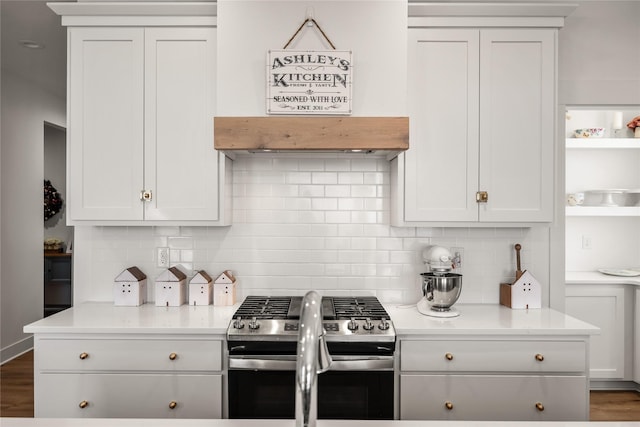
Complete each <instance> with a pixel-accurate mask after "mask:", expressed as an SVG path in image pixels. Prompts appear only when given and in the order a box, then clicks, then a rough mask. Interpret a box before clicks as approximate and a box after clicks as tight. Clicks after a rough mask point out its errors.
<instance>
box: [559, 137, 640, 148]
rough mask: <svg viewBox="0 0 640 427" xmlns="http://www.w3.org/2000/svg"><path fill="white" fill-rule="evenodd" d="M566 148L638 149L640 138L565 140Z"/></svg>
mask: <svg viewBox="0 0 640 427" xmlns="http://www.w3.org/2000/svg"><path fill="white" fill-rule="evenodd" d="M565 145H566V148H580V149H581V148H586V149H595V148H606V149H612V148H640V138H567V139H566V144H565Z"/></svg>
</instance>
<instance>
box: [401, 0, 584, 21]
mask: <svg viewBox="0 0 640 427" xmlns="http://www.w3.org/2000/svg"><path fill="white" fill-rule="evenodd" d="M577 7H578V4H577V3H550V2H528V3H527V2H512V3H505V2H501V3H497V2H451V3H448V2H447V3H444V2H411V1H410V2H409V16H431V17H433V16H440V17H443V16H505V17H514V16H528V17H562V18H564V17H566V16H569V15H570V14H571V13H572V12H573V11H574V10H575V9H576V8H577Z"/></svg>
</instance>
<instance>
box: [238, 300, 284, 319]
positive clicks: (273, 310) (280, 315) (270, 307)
mask: <svg viewBox="0 0 640 427" xmlns="http://www.w3.org/2000/svg"><path fill="white" fill-rule="evenodd" d="M290 303H291V298H290V297H264V296H248V297H246V298H245V300H244V301H243V302H242V304H240V307H238V310H236V312H235V314H234V315H233V317H238V316H240V317H242V318H243V319H244V318H249V317H255V318H256V319H286V318H287V313H288V312H289V304H290Z"/></svg>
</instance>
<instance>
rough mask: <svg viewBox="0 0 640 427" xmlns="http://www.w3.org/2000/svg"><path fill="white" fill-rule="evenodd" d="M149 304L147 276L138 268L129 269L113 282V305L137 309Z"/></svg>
mask: <svg viewBox="0 0 640 427" xmlns="http://www.w3.org/2000/svg"><path fill="white" fill-rule="evenodd" d="M146 302H147V275H146V274H144V273H143V272H142V271H140V269H139V268H138V267H135V266H134V267H129V268H127V269H126V270H124V271H123V272H122V273H120V274H118V276H116V278H115V279H114V282H113V304H114V305H118V306H132V307H136V306H139V305H142V304H145V303H146Z"/></svg>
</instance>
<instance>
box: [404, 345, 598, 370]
mask: <svg viewBox="0 0 640 427" xmlns="http://www.w3.org/2000/svg"><path fill="white" fill-rule="evenodd" d="M539 359H541V360H539ZM400 369H401V370H402V371H436V372H443V371H445V372H584V371H586V345H585V343H584V342H581V341H510V340H500V341H497V340H491V341H480V340H478V341H445V340H420V341H406V340H404V341H402V342H401V344H400Z"/></svg>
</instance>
